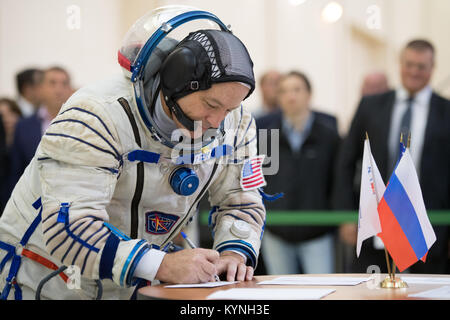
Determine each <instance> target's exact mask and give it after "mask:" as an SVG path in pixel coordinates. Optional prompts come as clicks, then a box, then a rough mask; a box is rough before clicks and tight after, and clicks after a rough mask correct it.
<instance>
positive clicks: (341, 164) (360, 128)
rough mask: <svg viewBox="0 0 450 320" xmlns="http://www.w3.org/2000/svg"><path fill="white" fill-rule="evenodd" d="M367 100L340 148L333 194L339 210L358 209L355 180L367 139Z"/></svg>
mask: <svg viewBox="0 0 450 320" xmlns="http://www.w3.org/2000/svg"><path fill="white" fill-rule="evenodd" d="M365 108H366V100H365V98H363V99H362V100H361V102H360V104H359V106H358V108H357V111H356V114H355V116H354V118H353V120H352V123H351V126H350V130H349V132H348V134H347V136H346V137H345V138H344V139H343V141H342V143H341V144H340V147H339V152H338V160H337V166H336V174H335V181H334V187H333V192H332V194H333V195H332V207H333V208H334V209H339V210H352V209H355V208H357V206H358V203H357V194H356V192H355V189H354V179H355V173H356V168H357V165H358V160H359V159H360V158H361V156H362V146H363V144H362V143H361V142H362V141H364V137H365V129H364V127H365V125H364V123H365V112H364V110H365Z"/></svg>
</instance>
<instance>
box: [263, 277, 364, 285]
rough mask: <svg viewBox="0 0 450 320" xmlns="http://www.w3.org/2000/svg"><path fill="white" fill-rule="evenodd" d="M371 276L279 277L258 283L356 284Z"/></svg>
mask: <svg viewBox="0 0 450 320" xmlns="http://www.w3.org/2000/svg"><path fill="white" fill-rule="evenodd" d="M370 279H371V277H303V276H302V277H278V278H274V279H272V280H266V281H261V282H258V284H273V285H297V286H355V285H357V284H360V283H362V282H365V281H369V280H370Z"/></svg>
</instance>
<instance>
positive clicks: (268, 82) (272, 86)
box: [254, 70, 281, 118]
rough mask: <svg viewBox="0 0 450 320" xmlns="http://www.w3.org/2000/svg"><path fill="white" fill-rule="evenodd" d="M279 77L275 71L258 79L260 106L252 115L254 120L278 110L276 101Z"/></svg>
mask: <svg viewBox="0 0 450 320" xmlns="http://www.w3.org/2000/svg"><path fill="white" fill-rule="evenodd" d="M280 77H281V73H280V72H278V71H276V70H269V71H267V72H265V73H264V74H263V75H262V76H261V78H260V79H259V88H260V90H261V99H262V105H261V106H260V107H259V108H258V110H256V112H255V113H254V116H255V118H258V117H262V116H264V115H266V114H270V113H272V112H274V111H277V110H278V109H279V106H278V101H277V88H278V82H279V81H280Z"/></svg>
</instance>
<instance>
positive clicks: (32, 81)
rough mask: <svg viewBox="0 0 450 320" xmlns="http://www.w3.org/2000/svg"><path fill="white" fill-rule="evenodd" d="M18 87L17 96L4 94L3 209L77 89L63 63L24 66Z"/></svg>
mask: <svg viewBox="0 0 450 320" xmlns="http://www.w3.org/2000/svg"><path fill="white" fill-rule="evenodd" d="M16 89H17V98H16V99H11V98H8V97H0V120H1V121H0V164H1V165H0V181H1V184H0V212H2V211H3V209H4V207H5V205H6V202H7V201H8V199H9V196H10V195H11V192H12V190H13V189H14V186H15V185H16V183H17V181H19V179H20V177H21V176H22V173H23V172H24V171H25V169H26V167H27V166H28V164H29V162H30V161H31V159H32V158H33V156H34V153H35V152H36V149H37V147H38V144H39V142H40V140H41V137H42V135H43V134H44V132H45V130H46V129H47V128H48V126H49V125H50V123H51V121H52V120H53V118H55V117H56V115H57V114H58V112H59V110H60V108H61V106H62V105H63V103H64V102H65V101H66V100H67V99H68V98H69V97H70V96H71V95H72V93H73V92H74V89H73V88H72V86H71V81H70V75H69V73H68V72H67V70H65V69H64V68H62V67H59V66H51V67H49V68H47V69H45V70H40V69H35V68H30V69H25V70H21V71H20V72H18V73H17V75H16Z"/></svg>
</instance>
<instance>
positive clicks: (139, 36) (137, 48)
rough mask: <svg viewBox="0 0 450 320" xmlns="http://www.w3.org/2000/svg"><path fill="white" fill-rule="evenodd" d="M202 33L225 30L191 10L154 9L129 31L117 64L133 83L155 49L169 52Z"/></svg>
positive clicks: (205, 14) (204, 14)
mask: <svg viewBox="0 0 450 320" xmlns="http://www.w3.org/2000/svg"><path fill="white" fill-rule="evenodd" d="M201 29H217V30H221V29H222V30H223V29H226V26H225V25H224V24H223V23H222V22H221V21H220V20H219V19H218V18H217V17H216V16H214V15H213V14H211V13H208V12H205V11H202V10H200V9H197V8H195V7H191V6H182V5H171V6H164V7H160V8H157V9H154V10H152V11H150V12H148V13H146V14H145V15H144V16H142V17H141V18H139V20H137V21H136V22H135V23H134V24H133V25H132V26H131V28H130V29H129V30H128V32H127V34H126V35H125V37H124V40H123V42H122V45H121V48H120V50H119V53H118V56H119V57H118V58H119V64H120V65H121V66H122V67H123V69H124V71H125V74H126V75H127V76H128V77H130V78H131V79H132V81H133V82H135V81H136V80H137V77H138V76H139V74H140V73H142V69H143V68H144V67H145V65H146V64H147V62H148V60H149V59H152V58H153V57H152V54H153V53H154V52H155V48H159V49H161V50H162V51H163V52H166V51H168V50H169V51H170V49H172V48H173V47H174V46H175V45H176V44H177V43H178V42H179V41H181V40H182V39H184V38H185V37H187V36H188V35H189V33H191V32H194V31H197V30H201ZM171 47H172V48H171ZM156 51H158V50H156ZM152 60H153V59H152ZM157 60H158V59H157ZM153 66H154V65H153ZM146 72H147V73H148V71H146Z"/></svg>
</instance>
